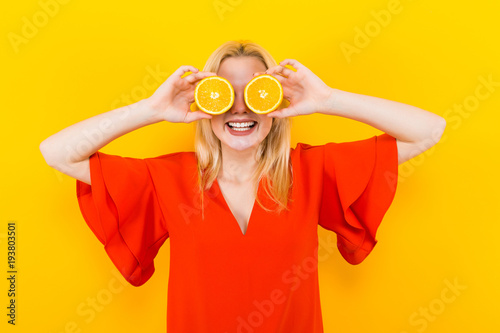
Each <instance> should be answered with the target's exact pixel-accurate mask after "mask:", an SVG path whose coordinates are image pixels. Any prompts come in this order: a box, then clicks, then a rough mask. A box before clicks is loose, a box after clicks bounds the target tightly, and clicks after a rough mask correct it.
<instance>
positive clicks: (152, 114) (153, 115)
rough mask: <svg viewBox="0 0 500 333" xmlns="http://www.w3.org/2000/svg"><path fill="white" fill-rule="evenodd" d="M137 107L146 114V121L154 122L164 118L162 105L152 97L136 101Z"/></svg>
mask: <svg viewBox="0 0 500 333" xmlns="http://www.w3.org/2000/svg"><path fill="white" fill-rule="evenodd" d="M136 107H137V108H138V109H140V110H141V112H142V113H143V114H144V115H145V117H146V121H147V122H148V123H150V124H154V123H157V122H160V121H162V120H164V119H163V118H162V113H161V111H160V110H161V107H160V106H159V105H157V103H155V102H154V101H152V100H151V99H150V98H145V99H143V100H140V101H138V102H137V103H136Z"/></svg>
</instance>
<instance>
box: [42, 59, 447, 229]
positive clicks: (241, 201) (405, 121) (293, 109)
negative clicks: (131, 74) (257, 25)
mask: <svg viewBox="0 0 500 333" xmlns="http://www.w3.org/2000/svg"><path fill="white" fill-rule="evenodd" d="M285 66H290V67H293V70H292V69H290V68H287V67H285ZM190 71H191V72H192V73H191V74H190V75H187V76H186V75H185V74H186V73H188V72H190ZM264 72H265V73H267V74H270V75H273V76H274V77H276V78H277V79H278V80H279V81H280V82H281V84H282V86H283V94H284V98H285V99H287V100H288V101H289V102H290V105H289V106H288V107H287V108H285V109H281V110H276V111H273V112H271V113H269V114H267V115H258V114H254V113H253V112H251V111H249V110H248V109H247V108H246V105H245V103H244V100H243V93H242V92H243V89H244V85H245V84H246V83H247V82H248V81H249V80H250V79H251V78H252V75H258V74H262V73H264ZM217 74H218V75H220V76H222V77H225V78H226V79H228V80H229V82H231V84H232V85H233V87H234V88H235V93H236V95H235V103H234V105H233V107H232V109H231V110H230V111H228V112H226V113H224V114H222V115H218V116H212V115H208V114H206V113H204V112H201V111H196V112H191V111H190V105H191V104H192V103H193V102H194V90H195V87H196V84H197V83H198V82H199V81H200V80H202V79H203V78H205V77H208V76H211V75H217ZM313 113H321V114H324V115H332V116H340V117H345V118H349V119H353V120H356V121H360V122H363V123H365V124H368V125H370V126H372V127H375V128H377V129H379V130H380V131H382V132H385V133H387V134H389V135H391V136H392V137H394V138H396V143H397V149H398V163H399V164H402V163H404V162H405V161H408V160H409V159H411V158H413V157H415V156H417V155H419V154H421V153H423V152H424V151H426V150H428V149H429V148H431V147H432V146H434V145H435V144H436V143H438V142H439V140H440V139H441V136H442V134H443V132H444V129H445V127H446V121H445V119H444V118H442V117H440V116H438V115H436V114H434V113H431V112H428V111H425V110H422V109H420V108H418V107H415V106H411V105H407V104H403V103H399V102H395V101H390V100H385V99H382V98H378V97H371V96H366V95H360V94H355V93H350V92H347V91H342V90H340V89H336V88H331V87H329V86H328V85H326V84H325V83H324V82H323V81H322V80H321V79H320V78H319V77H318V76H316V75H315V74H314V73H313V72H312V71H311V70H309V69H308V68H307V67H306V66H304V65H302V64H301V63H300V62H298V61H297V60H294V59H285V60H283V61H282V62H280V63H279V64H278V65H277V66H274V67H272V68H269V69H267V70H266V69H265V66H264V64H262V63H260V62H259V61H256V59H254V58H251V57H250V58H238V59H236V58H234V59H233V58H229V59H226V60H225V61H224V62H223V63H222V64H221V66H220V69H219V72H218V73H212V72H200V71H199V70H198V69H197V68H195V67H193V66H181V67H179V68H178V69H177V70H176V71H175V72H174V73H173V74H172V75H171V76H170V77H169V78H168V79H167V80H166V81H165V82H164V83H163V84H162V85H161V86H160V87H159V88H158V89H157V90H156V91H155V93H154V94H153V95H152V96H151V97H149V98H146V99H144V100H141V101H139V102H136V103H133V104H131V105H128V106H124V107H121V108H118V109H115V110H112V111H108V112H105V113H102V114H99V115H97V116H94V117H91V118H88V119H86V120H83V121H81V122H79V123H76V124H74V125H71V126H69V127H67V128H65V129H63V130H61V131H60V132H58V133H56V134H53V135H52V136H50V137H48V138H47V139H45V140H44V141H43V142H42V143H41V144H40V151H41V152H42V155H43V157H44V158H45V161H46V162H47V164H49V165H50V166H51V167H53V168H55V169H57V170H59V171H61V172H63V173H65V174H66V175H69V176H71V177H73V178H75V179H78V180H80V181H82V182H85V183H87V184H91V178H90V168H89V157H90V156H91V155H92V154H94V153H95V152H96V151H98V150H99V149H100V148H102V147H103V146H105V145H106V144H108V143H109V142H111V141H113V140H114V139H116V138H118V137H119V136H122V135H124V134H126V133H129V132H131V131H134V130H136V129H138V128H141V127H144V126H147V125H150V124H154V123H157V122H161V121H168V122H173V123H179V122H183V123H190V122H193V121H196V120H199V119H211V120H212V129H213V131H214V133H215V135H217V137H218V138H219V139H220V140H221V143H222V156H223V164H222V168H221V169H222V170H221V173H220V174H219V175H218V177H217V179H218V183H219V185H220V186H221V189H222V191H223V193H224V196H225V197H226V201H227V202H228V205H229V206H230V207H231V211H232V212H233V214H234V216H235V217H236V219H237V221H238V223H239V224H240V227H241V228H242V231H243V232H244V231H245V230H246V225H247V223H248V218H249V216H250V212H251V210H252V207H253V204H254V200H255V198H253V197H252V195H251V193H253V187H252V184H250V182H249V181H248V180H249V178H250V176H251V174H252V171H253V170H254V168H255V165H256V161H255V150H256V147H257V146H258V144H259V143H260V142H261V141H262V140H264V138H265V137H266V136H267V135H268V133H269V129H270V128H271V121H272V118H283V117H296V116H303V115H309V114H313ZM236 118H251V119H254V120H256V121H258V128H257V131H256V132H255V133H253V134H251V135H249V136H248V137H236V136H231V135H230V134H229V133H228V132H227V130H226V129H225V128H224V126H223V125H224V124H225V122H227V121H228V120H230V119H236ZM88 133H92V136H90V137H89V136H88ZM228 198H229V200H228Z"/></svg>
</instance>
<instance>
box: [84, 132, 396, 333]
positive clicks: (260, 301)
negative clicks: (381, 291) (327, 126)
mask: <svg viewBox="0 0 500 333" xmlns="http://www.w3.org/2000/svg"><path fill="white" fill-rule="evenodd" d="M291 160H292V166H293V190H292V193H291V199H292V200H293V201H291V203H290V206H289V207H290V211H288V212H287V211H283V212H282V213H281V214H277V213H275V212H266V211H265V210H263V209H262V208H261V207H260V206H259V204H258V203H255V204H254V206H253V210H252V213H251V216H250V220H249V223H248V229H247V232H246V233H245V234H243V233H242V231H241V229H240V227H239V225H238V223H237V221H236V219H235V218H234V216H233V215H232V213H231V211H230V209H229V207H228V205H227V203H226V201H225V199H224V196H223V195H222V194H221V191H220V188H219V185H218V183H217V181H215V182H214V184H213V186H212V187H211V189H210V190H208V191H207V192H206V195H205V199H206V200H207V201H206V203H205V212H204V214H205V220H202V219H201V207H200V204H199V201H197V200H195V199H194V198H196V196H195V191H196V188H197V172H196V156H195V154H194V152H178V153H172V154H168V155H163V156H158V157H154V158H146V159H136V158H128V157H120V156H114V155H109V154H104V153H101V152H96V153H95V154H93V155H92V156H91V157H90V173H91V180H92V186H89V185H88V184H86V183H83V182H80V181H77V196H78V201H79V205H80V209H81V212H82V215H83V217H84V219H85V221H86V223H87V224H88V226H89V227H90V229H91V230H92V231H93V233H94V234H95V236H96V237H97V238H98V239H99V241H100V242H101V243H102V244H104V248H105V250H106V253H107V254H108V256H109V257H110V259H111V260H112V262H113V263H114V265H115V266H116V267H117V269H118V270H119V271H120V272H121V274H123V276H124V277H125V278H126V279H127V281H128V282H130V283H131V284H132V285H134V286H140V285H142V284H144V283H145V282H146V281H148V279H149V278H150V277H151V275H152V274H153V272H154V270H155V267H154V258H155V256H156V254H157V252H158V250H159V249H160V247H161V246H162V244H163V243H164V242H165V241H166V240H167V238H170V276H169V281H168V306H167V309H168V310H167V332H169V333H187V332H196V333H212V332H213V333H226V332H227V333H230V332H235V333H240V332H241V333H247V332H254V333H258V332H259V333H262V332H266V333H267V332H269V333H278V332H286V333H293V332H300V333H303V332H308V333H316V332H318V333H319V332H323V325H322V317H321V307H320V299H319V288H318V287H319V282H318V272H317V262H318V259H317V254H318V230H317V228H318V225H321V226H322V227H323V228H326V229H329V230H331V231H333V232H335V233H336V234H337V246H338V249H339V251H340V253H341V254H342V256H343V257H344V258H345V260H347V261H348V262H349V263H351V264H358V263H360V262H362V261H363V260H364V259H365V257H366V256H367V255H368V254H369V253H370V252H371V251H372V249H373V247H374V245H375V244H376V243H377V240H376V239H375V233H376V231H377V228H378V226H379V224H380V222H381V221H382V218H383V216H384V214H385V212H386V211H387V209H388V208H389V206H390V204H391V203H392V200H393V198H394V194H395V191H396V183H397V182H396V180H397V173H398V158H397V147H396V139H395V138H393V137H392V136H389V135H388V134H386V133H384V134H382V135H379V136H373V137H371V138H369V139H365V140H359V141H353V142H343V143H334V142H331V143H327V144H324V145H317V146H311V145H308V144H304V143H298V144H297V146H296V148H291ZM263 184H264V183H263V182H261V184H260V185H259V189H258V195H259V198H260V199H261V200H262V202H263V204H265V205H266V207H270V206H271V203H272V201H271V200H270V199H269V198H267V197H266V196H265V194H266V193H265V191H264V190H263V187H262V186H263Z"/></svg>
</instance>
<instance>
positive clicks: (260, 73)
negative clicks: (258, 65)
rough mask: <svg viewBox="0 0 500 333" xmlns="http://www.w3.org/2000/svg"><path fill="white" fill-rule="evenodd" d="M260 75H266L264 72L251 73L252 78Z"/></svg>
mask: <svg viewBox="0 0 500 333" xmlns="http://www.w3.org/2000/svg"><path fill="white" fill-rule="evenodd" d="M262 74H266V72H256V73H253V76H257V75H262Z"/></svg>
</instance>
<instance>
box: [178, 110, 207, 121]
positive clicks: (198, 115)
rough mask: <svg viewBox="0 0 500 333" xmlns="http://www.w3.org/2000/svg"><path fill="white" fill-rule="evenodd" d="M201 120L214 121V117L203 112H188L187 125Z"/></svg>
mask: <svg viewBox="0 0 500 333" xmlns="http://www.w3.org/2000/svg"><path fill="white" fill-rule="evenodd" d="M200 119H212V115H210V114H208V113H205V112H203V111H192V112H188V113H187V115H186V118H185V120H184V122H185V123H191V122H193V121H196V120H200Z"/></svg>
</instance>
